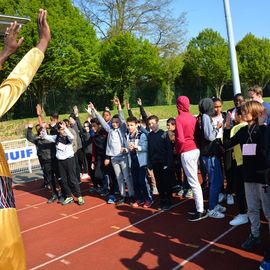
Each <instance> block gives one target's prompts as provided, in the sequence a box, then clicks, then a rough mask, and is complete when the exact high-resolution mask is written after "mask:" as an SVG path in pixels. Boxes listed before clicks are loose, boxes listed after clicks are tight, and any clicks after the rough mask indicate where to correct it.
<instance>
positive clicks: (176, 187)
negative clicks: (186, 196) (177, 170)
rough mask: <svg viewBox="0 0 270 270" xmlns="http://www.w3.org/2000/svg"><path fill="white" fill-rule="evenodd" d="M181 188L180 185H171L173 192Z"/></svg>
mask: <svg viewBox="0 0 270 270" xmlns="http://www.w3.org/2000/svg"><path fill="white" fill-rule="evenodd" d="M181 189H182V186H181V185H174V186H173V187H172V191H173V192H176V193H177V192H178V191H180V190H181Z"/></svg>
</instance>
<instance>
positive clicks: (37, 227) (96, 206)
mask: <svg viewBox="0 0 270 270" xmlns="http://www.w3.org/2000/svg"><path fill="white" fill-rule="evenodd" d="M105 204H107V203H101V204H98V205H95V206H92V207H89V208H87V209H84V210H82V211H79V212H76V213H73V214H71V215H66V216H64V217H61V218H58V219H54V220H52V221H49V222H46V223H43V224H41V225H38V226H35V227H32V228H30V229H27V230H24V231H22V232H21V234H24V233H27V232H30V231H33V230H36V229H39V228H42V227H45V226H47V225H50V224H53V223H55V222H58V221H61V220H63V219H67V218H69V217H73V216H76V215H78V214H82V213H84V212H87V211H89V210H92V209H95V208H98V207H100V206H103V205H105Z"/></svg>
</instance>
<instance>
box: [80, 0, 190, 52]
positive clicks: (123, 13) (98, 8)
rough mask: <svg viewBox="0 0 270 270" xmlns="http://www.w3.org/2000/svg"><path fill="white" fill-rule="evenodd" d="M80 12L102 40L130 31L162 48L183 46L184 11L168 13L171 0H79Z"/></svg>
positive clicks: (173, 49) (175, 48) (169, 48)
mask: <svg viewBox="0 0 270 270" xmlns="http://www.w3.org/2000/svg"><path fill="white" fill-rule="evenodd" d="M78 2H79V7H80V9H81V10H82V12H83V14H84V15H85V17H86V18H88V19H89V21H90V22H91V23H92V24H93V25H94V27H95V29H96V30H97V32H98V33H99V35H100V36H101V37H103V38H105V39H107V38H110V37H113V36H117V35H119V34H121V33H126V32H130V33H133V34H134V35H135V36H137V37H143V38H145V39H148V40H150V41H151V43H152V44H154V45H156V46H158V47H159V48H161V49H162V52H163V53H171V52H175V51H179V49H181V46H182V45H183V36H184V34H185V25H186V14H185V13H181V14H180V16H179V17H178V18H174V17H173V16H172V11H171V9H170V5H171V3H172V0H142V1H137V0H103V1H99V0H79V1H78Z"/></svg>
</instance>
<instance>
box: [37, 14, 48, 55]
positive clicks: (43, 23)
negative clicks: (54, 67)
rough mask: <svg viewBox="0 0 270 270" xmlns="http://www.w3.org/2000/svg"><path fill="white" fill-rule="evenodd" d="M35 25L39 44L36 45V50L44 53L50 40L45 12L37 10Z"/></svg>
mask: <svg viewBox="0 0 270 270" xmlns="http://www.w3.org/2000/svg"><path fill="white" fill-rule="evenodd" d="M37 25H38V34H39V43H38V44H37V48H39V49H40V50H41V51H42V52H43V53H44V52H45V51H46V49H47V47H48V44H49V42H50V40H51V30H50V27H49V25H48V23H47V10H45V9H40V10H39V14H38V18H37Z"/></svg>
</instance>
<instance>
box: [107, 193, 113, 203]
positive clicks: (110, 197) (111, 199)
mask: <svg viewBox="0 0 270 270" xmlns="http://www.w3.org/2000/svg"><path fill="white" fill-rule="evenodd" d="M107 203H108V204H114V203H115V196H114V195H110V196H109V199H108V201H107Z"/></svg>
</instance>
